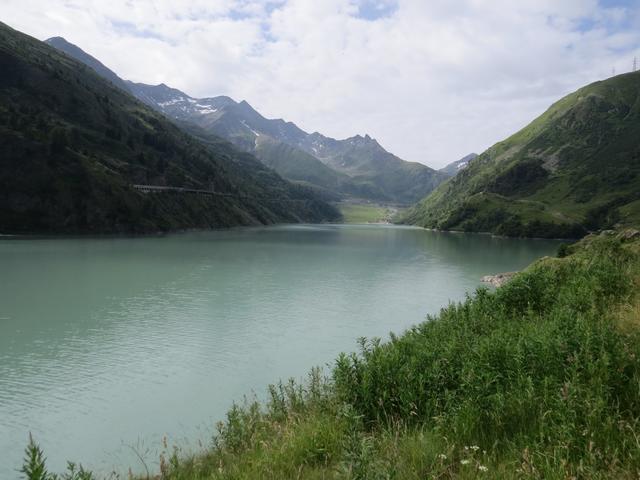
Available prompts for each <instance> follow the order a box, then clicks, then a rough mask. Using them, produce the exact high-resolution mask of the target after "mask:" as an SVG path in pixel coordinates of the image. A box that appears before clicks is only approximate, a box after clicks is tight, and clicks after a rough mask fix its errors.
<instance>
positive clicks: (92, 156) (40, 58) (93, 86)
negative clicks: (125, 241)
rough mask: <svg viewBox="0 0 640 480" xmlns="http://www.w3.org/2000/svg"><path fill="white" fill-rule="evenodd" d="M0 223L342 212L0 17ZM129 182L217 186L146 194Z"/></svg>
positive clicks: (12, 227) (208, 219)
mask: <svg viewBox="0 0 640 480" xmlns="http://www.w3.org/2000/svg"><path fill="white" fill-rule="evenodd" d="M0 149H1V151H2V159H1V161H0V233H47V232H65V233H72V232H81V233H85V232H147V231H157V230H168V229H179V228H191V227H217V226H230V225H241V224H258V223H272V222H296V221H322V220H328V219H334V218H336V216H337V215H338V214H337V211H336V210H335V209H334V208H333V207H331V206H330V205H328V204H326V203H324V202H323V201H320V200H319V199H318V198H317V197H316V196H315V195H314V194H313V193H312V192H311V191H310V190H309V189H305V188H303V187H300V186H296V185H292V184H290V183H288V182H287V181H285V180H283V179H282V178H281V177H280V176H279V175H277V174H276V173H275V172H274V171H273V170H271V169H268V168H266V167H264V166H263V165H262V164H261V163H260V162H258V161H257V160H256V159H254V158H253V157H252V156H251V155H249V154H247V153H241V152H239V151H237V150H236V149H235V148H234V147H232V146H231V145H230V144H228V143H227V142H225V141H222V140H218V141H217V142H215V141H211V142H209V143H207V144H204V143H202V142H200V141H199V140H197V139H195V138H194V137H192V136H190V135H188V134H186V133H184V132H183V131H181V130H180V129H179V128H178V127H176V126H175V125H173V124H172V123H171V122H169V121H168V120H167V119H165V118H164V117H163V116H162V115H160V114H158V113H157V112H155V111H153V110H152V109H150V108H148V107H147V106H146V105H144V104H142V103H140V102H139V101H138V100H136V99H135V98H134V97H133V96H132V95H130V94H128V93H126V92H125V91H123V90H121V89H120V88H116V86H115V85H114V83H113V82H108V81H105V80H104V79H103V78H101V77H100V76H99V75H97V74H96V72H94V70H93V69H91V68H88V67H87V66H85V65H84V64H81V63H79V62H78V61H76V60H74V59H72V58H71V57H69V56H67V55H65V54H62V53H60V52H59V51H58V50H56V49H54V48H52V47H50V46H48V45H46V44H45V43H43V42H40V41H38V40H35V39H33V38H31V37H29V36H27V35H24V34H22V33H20V32H17V31H15V30H13V29H11V28H10V27H8V26H6V25H4V24H0ZM134 184H145V185H146V184H150V185H160V186H173V187H181V188H191V189H199V190H206V191H209V192H212V191H213V192H215V194H207V195H200V194H186V193H177V192H173V193H167V192H164V193H155V194H145V193H141V192H139V191H137V190H135V189H134V188H132V185H134Z"/></svg>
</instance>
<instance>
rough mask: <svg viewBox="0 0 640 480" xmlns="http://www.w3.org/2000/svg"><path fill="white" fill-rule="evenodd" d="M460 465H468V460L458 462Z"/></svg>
mask: <svg viewBox="0 0 640 480" xmlns="http://www.w3.org/2000/svg"><path fill="white" fill-rule="evenodd" d="M460 465H469V460H466V459H465V460H460Z"/></svg>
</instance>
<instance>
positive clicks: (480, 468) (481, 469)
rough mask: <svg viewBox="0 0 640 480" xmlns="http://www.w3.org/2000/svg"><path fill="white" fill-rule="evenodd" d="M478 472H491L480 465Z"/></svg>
mask: <svg viewBox="0 0 640 480" xmlns="http://www.w3.org/2000/svg"><path fill="white" fill-rule="evenodd" d="M478 470H480V471H481V472H486V471H487V470H489V469H488V468H487V467H485V466H484V465H480V466H479V467H478Z"/></svg>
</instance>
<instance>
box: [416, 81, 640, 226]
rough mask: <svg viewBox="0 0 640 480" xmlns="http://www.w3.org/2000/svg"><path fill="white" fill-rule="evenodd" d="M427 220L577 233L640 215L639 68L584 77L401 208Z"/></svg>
mask: <svg viewBox="0 0 640 480" xmlns="http://www.w3.org/2000/svg"><path fill="white" fill-rule="evenodd" d="M404 222H407V223H411V224H415V225H420V226H423V227H429V228H438V229H445V230H465V231H473V232H479V231H483V232H492V233H497V234H503V235H510V236H533V237H580V236H582V235H584V234H585V233H586V232H588V231H594V230H600V229H608V228H612V227H615V226H620V225H622V226H624V225H635V226H638V225H639V224H640V72H633V73H627V74H623V75H618V76H615V77H612V78H609V79H607V80H604V81H599V82H595V83H592V84H590V85H587V86H586V87H583V88H581V89H579V90H578V91H576V92H574V93H572V94H570V95H567V96H566V97H564V98H562V99H561V100H559V101H557V102H556V103H555V104H553V105H552V106H551V107H550V108H549V109H548V110H547V111H546V112H545V113H543V114H542V115H541V116H540V117H538V118H537V119H535V120H534V121H533V122H531V124H529V125H528V126H526V127H525V128H523V129H522V130H520V131H519V132H517V133H515V134H514V135H512V136H511V137H509V138H507V139H506V140H504V141H502V142H499V143H497V144H496V145H494V146H492V147H491V148H489V149H488V150H487V151H485V152H484V153H482V154H481V155H480V156H478V157H477V158H475V159H473V160H471V161H470V162H469V163H468V165H467V167H465V168H464V169H463V170H462V171H460V172H459V173H458V174H457V175H456V176H455V177H453V178H452V179H450V180H449V181H447V182H445V183H443V184H442V185H440V186H439V187H438V188H437V189H436V190H435V191H434V192H432V193H431V194H430V195H429V196H427V197H426V198H425V199H424V200H423V201H421V202H420V203H419V204H418V205H416V206H415V207H413V208H412V209H411V210H410V211H409V212H408V213H407V214H406V216H405V217H404Z"/></svg>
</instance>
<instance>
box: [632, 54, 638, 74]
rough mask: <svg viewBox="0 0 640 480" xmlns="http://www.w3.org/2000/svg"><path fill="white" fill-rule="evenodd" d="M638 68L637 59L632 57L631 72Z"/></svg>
mask: <svg viewBox="0 0 640 480" xmlns="http://www.w3.org/2000/svg"><path fill="white" fill-rule="evenodd" d="M637 67H638V57H633V71H634V72H635V71H636V69H637Z"/></svg>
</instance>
